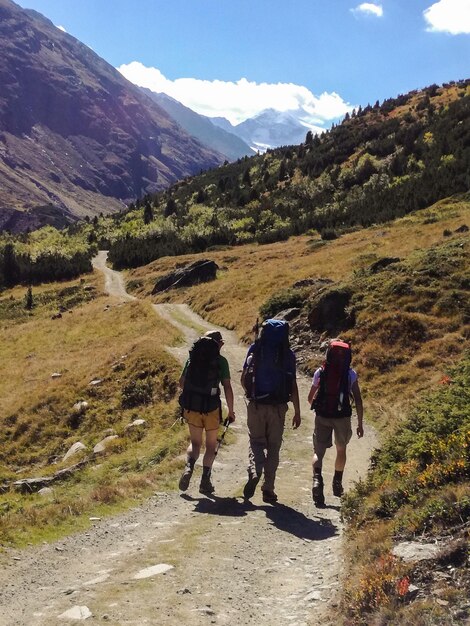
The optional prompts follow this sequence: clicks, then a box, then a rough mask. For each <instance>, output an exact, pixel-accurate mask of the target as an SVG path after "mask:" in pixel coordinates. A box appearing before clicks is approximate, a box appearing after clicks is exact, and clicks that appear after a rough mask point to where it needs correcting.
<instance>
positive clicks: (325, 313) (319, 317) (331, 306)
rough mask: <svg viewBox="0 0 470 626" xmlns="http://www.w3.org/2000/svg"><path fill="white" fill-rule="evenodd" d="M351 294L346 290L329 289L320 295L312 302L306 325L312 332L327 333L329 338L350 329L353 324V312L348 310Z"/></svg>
mask: <svg viewBox="0 0 470 626" xmlns="http://www.w3.org/2000/svg"><path fill="white" fill-rule="evenodd" d="M351 296H352V293H351V291H349V290H348V289H344V288H338V289H330V290H328V291H326V292H323V293H321V294H320V295H319V296H318V297H317V298H315V299H314V300H313V302H312V305H311V308H310V311H309V314H308V323H309V325H310V328H311V329H312V330H313V331H317V332H320V333H323V332H327V333H328V334H329V335H330V336H331V335H336V334H338V333H339V332H341V331H343V330H347V329H348V328H352V327H353V326H354V324H355V315H354V311H349V310H348V305H349V301H350V300H351Z"/></svg>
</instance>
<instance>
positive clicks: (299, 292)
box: [259, 288, 306, 319]
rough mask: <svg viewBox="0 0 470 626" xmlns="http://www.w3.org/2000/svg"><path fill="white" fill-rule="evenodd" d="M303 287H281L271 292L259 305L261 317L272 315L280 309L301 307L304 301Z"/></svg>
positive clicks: (265, 317) (304, 292)
mask: <svg viewBox="0 0 470 626" xmlns="http://www.w3.org/2000/svg"><path fill="white" fill-rule="evenodd" d="M305 298H306V291H305V289H293V288H290V289H283V290H282V291H278V292H277V293H275V294H273V295H272V296H271V297H270V298H268V299H267V300H266V302H265V303H264V304H262V305H261V306H260V309H259V312H260V315H261V317H262V318H263V319H267V318H270V317H274V316H275V315H277V314H278V313H280V312H281V311H285V310H286V309H291V308H294V307H298V308H301V307H302V306H303V304H304V302H305Z"/></svg>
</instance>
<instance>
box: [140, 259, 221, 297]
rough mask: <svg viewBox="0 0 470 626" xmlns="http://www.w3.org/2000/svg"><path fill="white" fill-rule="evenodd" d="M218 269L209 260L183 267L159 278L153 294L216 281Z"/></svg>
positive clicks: (215, 264)
mask: <svg viewBox="0 0 470 626" xmlns="http://www.w3.org/2000/svg"><path fill="white" fill-rule="evenodd" d="M218 269H219V266H218V265H217V263H215V262H214V261H209V260H208V259H201V260H200V261H194V263H191V264H190V265H186V266H185V267H181V268H179V269H177V270H175V271H174V272H170V273H169V274H165V276H162V277H161V278H159V279H158V280H157V282H156V283H155V286H154V288H153V290H152V294H156V293H161V292H163V291H166V290H167V289H176V288H177V287H189V286H190V285H196V284H198V283H205V282H208V281H210V280H214V279H215V278H216V275H217V270H218Z"/></svg>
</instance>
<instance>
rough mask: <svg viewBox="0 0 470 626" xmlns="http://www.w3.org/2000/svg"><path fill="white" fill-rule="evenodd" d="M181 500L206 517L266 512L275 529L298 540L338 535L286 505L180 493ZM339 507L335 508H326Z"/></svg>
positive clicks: (328, 524)
mask: <svg viewBox="0 0 470 626" xmlns="http://www.w3.org/2000/svg"><path fill="white" fill-rule="evenodd" d="M181 498H183V499H184V500H186V501H188V502H194V503H195V507H194V511H195V512H196V513H204V514H206V515H221V516H228V517H245V516H246V515H248V514H249V512H250V511H255V510H258V511H264V512H265V513H266V517H267V518H268V519H269V520H270V521H271V523H272V524H273V526H275V527H276V528H278V529H279V530H282V531H284V532H286V533H290V534H291V535H295V536H296V537H298V538H299V539H308V540H311V541H319V540H322V539H329V538H331V537H334V536H335V535H338V534H339V531H338V528H337V527H336V526H335V524H334V523H333V522H332V521H331V520H329V519H310V518H309V517H306V516H305V515H304V514H303V513H300V512H299V511H296V510H295V509H293V508H292V507H290V506H286V505H285V504H275V505H274V506H271V505H267V506H256V505H254V504H252V503H251V502H245V501H244V500H241V499H240V498H219V497H218V496H214V495H212V496H208V497H204V496H203V497H200V498H195V497H193V496H190V495H188V494H186V493H185V494H181ZM325 508H336V507H325Z"/></svg>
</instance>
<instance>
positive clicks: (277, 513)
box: [256, 504, 339, 541]
mask: <svg viewBox="0 0 470 626" xmlns="http://www.w3.org/2000/svg"><path fill="white" fill-rule="evenodd" d="M256 508H258V509H262V510H263V511H265V513H266V517H267V518H268V519H270V520H271V522H272V524H273V525H274V526H275V527H276V528H278V529H279V530H283V531H284V532H286V533H290V534H291V535H295V536H296V537H299V539H309V540H311V541H318V540H321V539H330V538H331V537H334V536H335V535H338V534H339V531H338V528H337V527H336V526H335V524H333V522H332V521H331V520H329V519H316V520H313V519H310V518H309V517H306V516H305V515H304V514H303V513H300V511H296V510H295V509H293V508H292V507H290V506H286V505H285V504H275V505H274V506H261V507H256Z"/></svg>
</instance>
